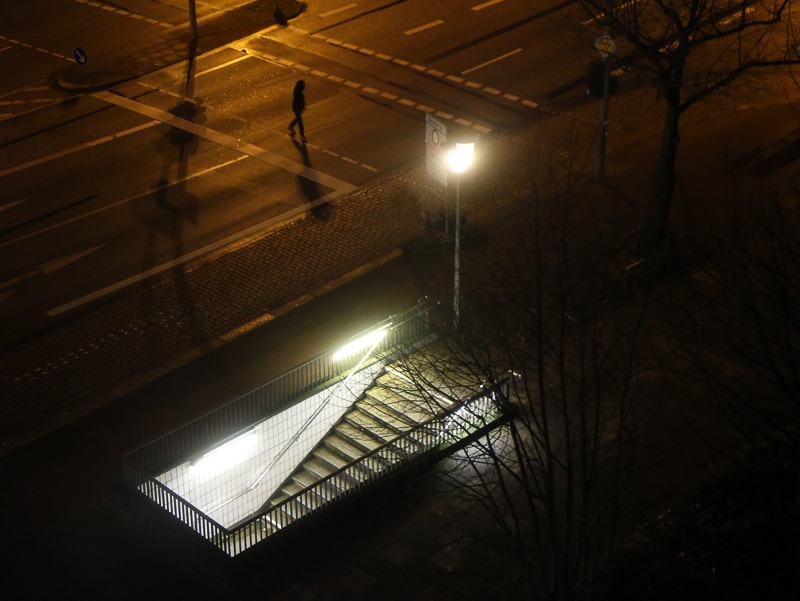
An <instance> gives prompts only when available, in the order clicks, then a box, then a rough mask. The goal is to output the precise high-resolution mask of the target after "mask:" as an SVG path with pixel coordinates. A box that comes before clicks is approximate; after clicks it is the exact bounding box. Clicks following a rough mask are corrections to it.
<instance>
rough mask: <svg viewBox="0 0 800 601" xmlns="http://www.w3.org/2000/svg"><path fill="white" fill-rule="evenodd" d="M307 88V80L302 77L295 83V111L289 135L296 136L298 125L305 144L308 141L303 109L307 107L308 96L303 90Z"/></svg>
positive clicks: (293, 105)
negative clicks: (295, 129)
mask: <svg viewBox="0 0 800 601" xmlns="http://www.w3.org/2000/svg"><path fill="white" fill-rule="evenodd" d="M305 89H306V82H304V81H303V80H302V79H299V80H298V81H297V83H296V84H294V93H293V94H292V112H293V113H294V119H292V122H291V123H290V124H289V135H290V136H292V137H294V135H295V132H294V126H295V125H296V126H297V128H298V129H299V130H300V140H301V141H302V142H303V144H305V143H306V142H308V140H306V128H305V126H304V125H303V111H304V110H305V109H306V98H305V96H303V90H305Z"/></svg>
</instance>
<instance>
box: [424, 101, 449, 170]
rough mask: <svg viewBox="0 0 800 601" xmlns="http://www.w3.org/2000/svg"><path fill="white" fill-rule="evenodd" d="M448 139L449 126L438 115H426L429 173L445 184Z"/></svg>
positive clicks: (426, 154) (426, 153)
mask: <svg viewBox="0 0 800 601" xmlns="http://www.w3.org/2000/svg"><path fill="white" fill-rule="evenodd" d="M446 140H447V126H446V125H445V124H444V123H442V122H441V121H439V120H438V119H437V118H436V117H434V116H433V115H431V114H430V113H427V114H426V115H425V143H426V152H425V156H426V157H427V159H428V161H427V166H428V173H429V174H430V175H432V176H433V177H434V179H436V180H437V181H438V182H439V183H440V184H442V185H443V186H446V185H447V153H446V152H445V150H444V143H445V141H446Z"/></svg>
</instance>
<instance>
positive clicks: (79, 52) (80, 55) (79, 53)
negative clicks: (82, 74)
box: [72, 46, 89, 65]
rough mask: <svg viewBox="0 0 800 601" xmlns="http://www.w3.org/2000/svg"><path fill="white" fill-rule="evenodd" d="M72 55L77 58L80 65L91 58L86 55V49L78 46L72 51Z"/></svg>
mask: <svg viewBox="0 0 800 601" xmlns="http://www.w3.org/2000/svg"><path fill="white" fill-rule="evenodd" d="M72 56H73V57H74V58H75V62H76V63H78V64H79V65H85V64H86V61H88V60H89V57H88V56H86V51H85V50H84V49H83V48H81V47H80V46H78V47H77V48H75V50H73V51H72Z"/></svg>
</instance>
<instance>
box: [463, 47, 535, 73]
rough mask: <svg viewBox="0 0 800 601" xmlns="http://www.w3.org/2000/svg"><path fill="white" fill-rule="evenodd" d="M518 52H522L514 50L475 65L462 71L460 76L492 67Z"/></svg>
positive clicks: (518, 49)
mask: <svg viewBox="0 0 800 601" xmlns="http://www.w3.org/2000/svg"><path fill="white" fill-rule="evenodd" d="M520 52H522V48H517V49H516V50H512V51H511V52H506V53H505V54H503V55H502V56H498V57H495V58H493V59H491V60H488V61H486V62H485V63H481V64H480V65H476V66H475V67H472V68H471V69H467V70H466V71H462V72H461V75H466V74H467V73H472V72H473V71H477V70H478V69H483V68H484V67H488V66H489V65H493V64H494V63H496V62H499V61H501V60H505V59H507V58H508V57H509V56H514V55H515V54H519V53H520Z"/></svg>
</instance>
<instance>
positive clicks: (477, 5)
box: [471, 0, 503, 10]
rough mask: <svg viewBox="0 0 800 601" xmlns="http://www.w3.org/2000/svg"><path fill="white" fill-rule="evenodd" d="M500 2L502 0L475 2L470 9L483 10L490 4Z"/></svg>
mask: <svg viewBox="0 0 800 601" xmlns="http://www.w3.org/2000/svg"><path fill="white" fill-rule="evenodd" d="M501 2H503V0H489V1H488V2H484V3H483V4H476V5H475V6H473V7H471V10H483V9H484V8H489V7H490V6H494V5H495V4H500V3H501Z"/></svg>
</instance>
